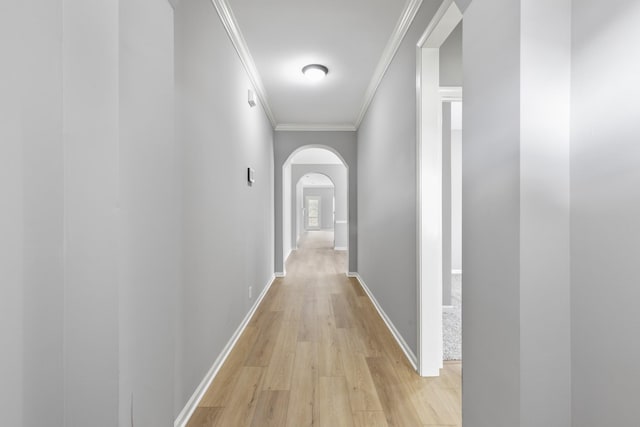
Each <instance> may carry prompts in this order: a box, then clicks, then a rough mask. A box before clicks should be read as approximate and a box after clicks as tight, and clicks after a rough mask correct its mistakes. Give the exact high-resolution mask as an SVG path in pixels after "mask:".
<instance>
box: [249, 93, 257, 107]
mask: <svg viewBox="0 0 640 427" xmlns="http://www.w3.org/2000/svg"><path fill="white" fill-rule="evenodd" d="M247 102H248V103H249V106H251V107H255V106H256V93H255V92H254V91H253V90H251V89H249V93H248V95H247Z"/></svg>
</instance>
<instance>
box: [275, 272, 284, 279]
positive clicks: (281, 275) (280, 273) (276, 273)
mask: <svg viewBox="0 0 640 427" xmlns="http://www.w3.org/2000/svg"><path fill="white" fill-rule="evenodd" d="M286 275H287V273H283V272H281V271H276V272H275V274H274V275H273V277H279V278H282V277H285V276H286Z"/></svg>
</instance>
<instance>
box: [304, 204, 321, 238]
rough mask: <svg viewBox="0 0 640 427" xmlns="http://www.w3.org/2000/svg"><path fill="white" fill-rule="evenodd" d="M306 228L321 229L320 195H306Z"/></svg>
mask: <svg viewBox="0 0 640 427" xmlns="http://www.w3.org/2000/svg"><path fill="white" fill-rule="evenodd" d="M304 202H305V210H304V211H305V221H304V224H305V228H306V229H307V230H319V229H320V197H318V196H307V197H305V200H304Z"/></svg>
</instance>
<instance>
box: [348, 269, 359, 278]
mask: <svg viewBox="0 0 640 427" xmlns="http://www.w3.org/2000/svg"><path fill="white" fill-rule="evenodd" d="M347 277H353V278H354V279H357V278H358V273H355V272H353V271H348V272H347Z"/></svg>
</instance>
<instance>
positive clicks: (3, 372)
mask: <svg viewBox="0 0 640 427" xmlns="http://www.w3.org/2000/svg"><path fill="white" fill-rule="evenodd" d="M22 7H23V5H22V3H21V2H3V3H2V4H1V5H0V51H2V52H3V66H2V67H0V93H1V94H2V96H0V141H2V142H1V143H0V194H2V206H3V208H2V209H0V283H2V285H1V286H0V336H1V337H2V352H0V377H1V378H2V381H1V382H0V411H1V412H2V414H3V421H4V422H6V423H7V424H8V425H16V426H21V425H23V401H24V399H23V389H24V388H23V386H24V383H23V378H22V374H23V366H22V365H23V360H22V356H23V322H22V317H23V297H22V293H23V291H22V287H23V277H22V270H23V268H22V265H23V226H24V225H23V188H22V183H23V178H22V177H23V170H22V140H21V138H22V137H21V133H22V129H21V117H22V116H21V111H20V108H19V107H18V106H20V105H21V88H22V83H23V82H22V81H21V76H22V70H21V69H20V59H21V54H22V51H21V49H22V46H21V42H22V37H21V34H20V30H21V24H22V22H21V20H20V19H19V17H21V16H22ZM17 107H18V108H17Z"/></svg>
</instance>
